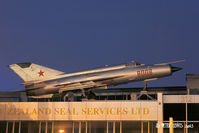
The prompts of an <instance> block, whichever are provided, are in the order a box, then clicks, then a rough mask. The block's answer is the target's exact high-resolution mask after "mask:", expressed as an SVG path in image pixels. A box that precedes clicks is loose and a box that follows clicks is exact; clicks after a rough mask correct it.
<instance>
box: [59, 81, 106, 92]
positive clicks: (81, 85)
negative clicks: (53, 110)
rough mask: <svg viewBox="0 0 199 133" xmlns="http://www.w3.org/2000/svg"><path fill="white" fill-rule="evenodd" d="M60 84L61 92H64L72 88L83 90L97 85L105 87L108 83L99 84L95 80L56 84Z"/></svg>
mask: <svg viewBox="0 0 199 133" xmlns="http://www.w3.org/2000/svg"><path fill="white" fill-rule="evenodd" d="M56 86H60V90H59V93H62V92H63V91H70V90H81V89H85V88H95V87H103V86H106V84H98V83H95V82H93V81H87V82H81V83H80V82H78V83H73V84H65V85H64V84H62V85H56Z"/></svg>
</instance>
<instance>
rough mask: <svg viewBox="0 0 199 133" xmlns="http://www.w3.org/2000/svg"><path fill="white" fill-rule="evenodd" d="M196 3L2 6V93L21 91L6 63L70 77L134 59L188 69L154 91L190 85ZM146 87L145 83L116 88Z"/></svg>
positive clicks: (61, 0) (198, 39)
mask: <svg viewBox="0 0 199 133" xmlns="http://www.w3.org/2000/svg"><path fill="white" fill-rule="evenodd" d="M198 49H199V1H196V0H192V1H190V0H186V1H184V0H166V1H160V0H157V1H153V0H128V1H127V0H126V1H125V0H123V1H116V0H104V1H103V0H99V1H95V0H90V1H87V0H56V1H55V0H40V1H39V0H38V1H37V0H34V1H27V0H17V1H1V2H0V83H1V88H0V91H10V90H16V89H23V86H21V85H19V83H22V82H23V80H21V79H20V78H19V77H18V76H17V75H16V74H15V73H14V72H13V71H12V70H10V69H9V68H8V67H7V66H8V65H10V64H13V63H19V62H33V63H36V64H40V65H44V66H47V67H50V68H54V69H57V70H61V71H64V72H66V73H71V72H76V71H81V70H85V69H92V68H96V67H103V66H105V65H114V64H120V63H126V62H130V61H131V60H136V61H138V62H141V63H143V64H156V63H164V62H170V61H175V60H180V59H186V62H183V63H178V64H174V66H178V67H182V68H183V70H182V71H179V72H176V73H174V74H173V76H170V77H167V78H162V79H159V80H156V81H152V82H150V83H149V86H183V85H186V81H185V77H186V74H187V73H194V74H197V73H198V71H199V59H198V57H199V56H198ZM138 86H139V87H143V82H138V83H130V84H128V85H122V86H117V87H138Z"/></svg>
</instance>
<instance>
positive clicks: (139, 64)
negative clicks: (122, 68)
mask: <svg viewBox="0 0 199 133" xmlns="http://www.w3.org/2000/svg"><path fill="white" fill-rule="evenodd" d="M142 65H144V64H141V63H139V62H137V61H131V62H129V63H126V66H133V67H137V66H142Z"/></svg>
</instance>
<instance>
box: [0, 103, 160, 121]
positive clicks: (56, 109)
mask: <svg viewBox="0 0 199 133" xmlns="http://www.w3.org/2000/svg"><path fill="white" fill-rule="evenodd" d="M0 120H158V102H157V101H153V102H152V101H150V102H146V101H145V102H142V101H141V102H134V101H103V102H97V101H92V102H90V101H89V102H2V103H0Z"/></svg>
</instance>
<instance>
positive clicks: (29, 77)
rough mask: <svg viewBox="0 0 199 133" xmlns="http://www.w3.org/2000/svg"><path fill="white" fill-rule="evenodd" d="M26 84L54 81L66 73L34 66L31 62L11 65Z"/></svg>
mask: <svg viewBox="0 0 199 133" xmlns="http://www.w3.org/2000/svg"><path fill="white" fill-rule="evenodd" d="M9 67H10V68H11V69H12V70H13V71H14V72H15V73H17V74H18V75H19V76H20V77H21V78H22V79H23V80H24V81H25V82H31V81H41V80H47V79H52V78H53V77H55V76H57V75H60V74H63V73H64V72H61V71H58V70H54V69H51V68H47V67H44V66H40V65H37V64H33V63H30V62H25V63H17V64H12V65H9Z"/></svg>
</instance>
